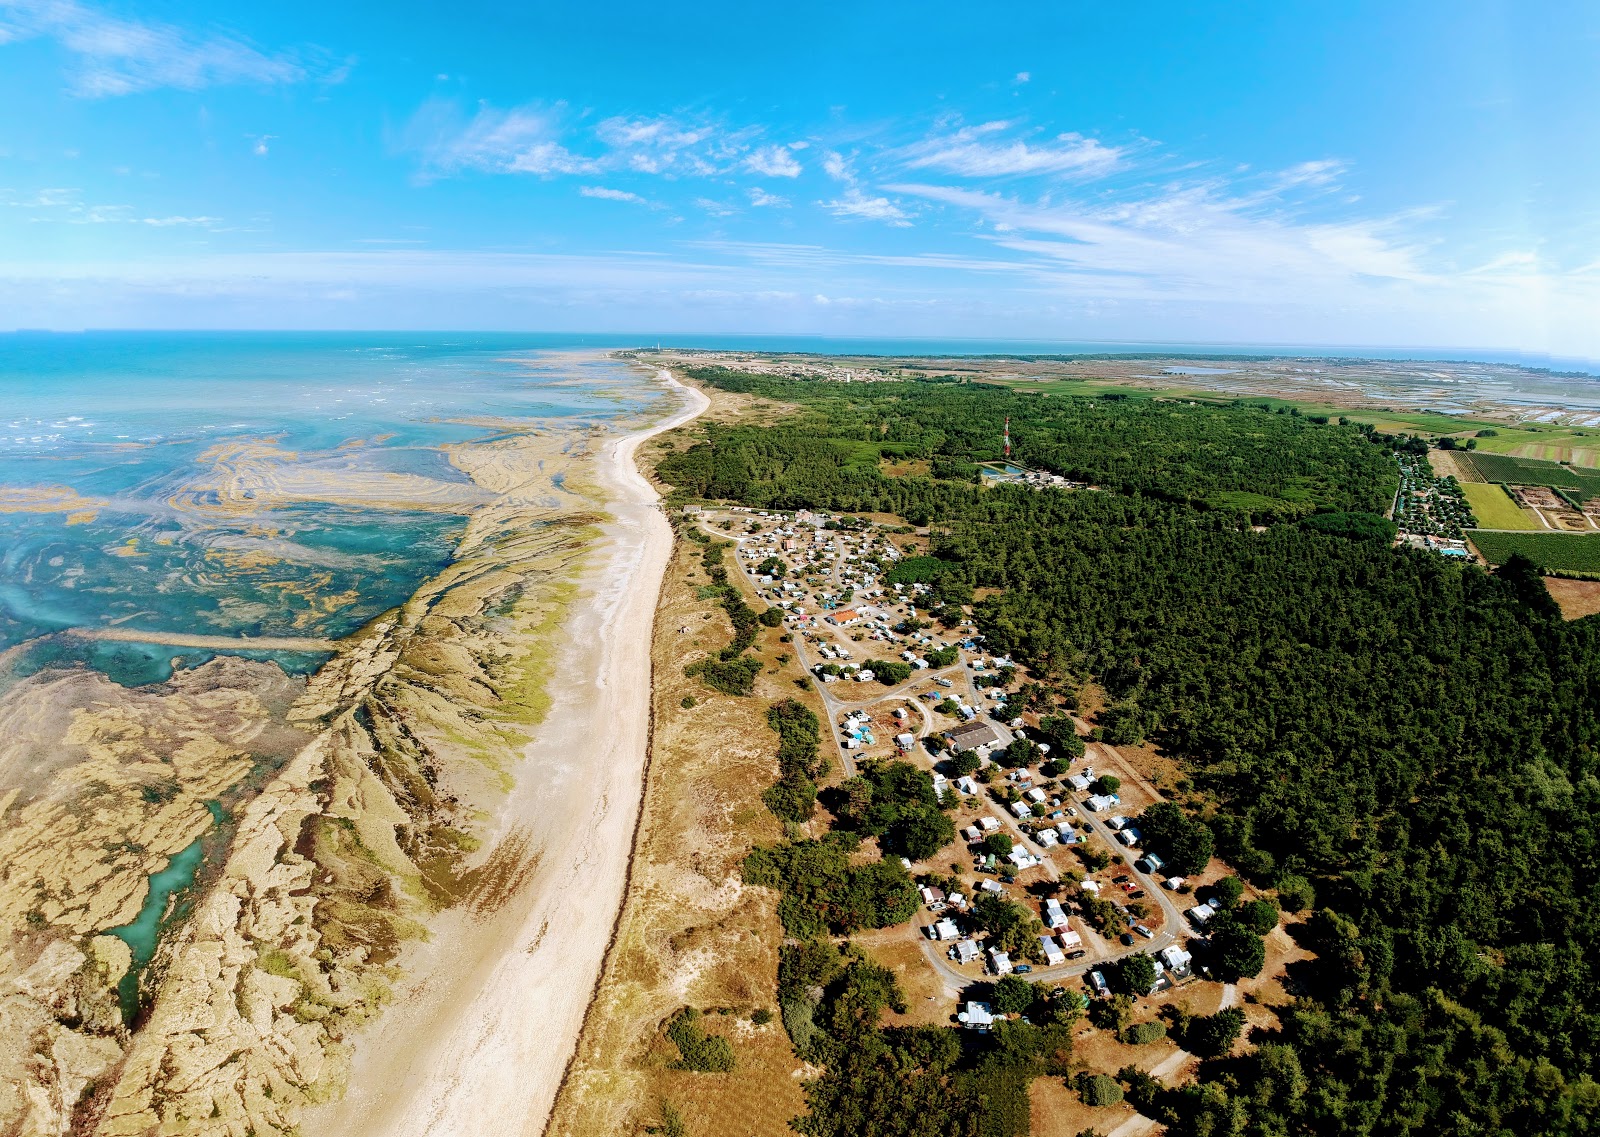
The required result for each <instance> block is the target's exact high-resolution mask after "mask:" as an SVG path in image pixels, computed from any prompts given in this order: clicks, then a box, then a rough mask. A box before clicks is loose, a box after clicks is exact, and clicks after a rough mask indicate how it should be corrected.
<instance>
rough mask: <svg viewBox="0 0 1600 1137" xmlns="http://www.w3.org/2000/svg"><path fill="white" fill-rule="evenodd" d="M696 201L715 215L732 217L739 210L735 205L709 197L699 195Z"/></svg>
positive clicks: (696, 203)
mask: <svg viewBox="0 0 1600 1137" xmlns="http://www.w3.org/2000/svg"><path fill="white" fill-rule="evenodd" d="M694 203H695V205H697V206H699V207H700V208H701V209H703V210H705V211H706V212H707V213H709V214H711V216H713V217H732V216H733V215H734V214H735V213H738V212H739V211H738V210H737V209H735V208H734V207H733V206H731V205H728V204H726V203H725V202H721V201H712V200H711V199H710V198H709V197H697V198H695V199H694Z"/></svg>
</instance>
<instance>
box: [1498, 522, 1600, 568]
mask: <svg viewBox="0 0 1600 1137" xmlns="http://www.w3.org/2000/svg"><path fill="white" fill-rule="evenodd" d="M1469 536H1470V537H1471V539H1472V543H1473V544H1474V545H1476V546H1477V547H1478V551H1479V552H1480V553H1482V554H1483V555H1484V558H1485V559H1487V560H1488V562H1489V563H1490V564H1494V565H1498V564H1504V563H1505V562H1506V561H1507V560H1509V559H1510V558H1511V554H1513V553H1521V554H1522V555H1523V556H1525V557H1528V558H1529V559H1530V560H1532V561H1534V562H1535V563H1536V564H1538V565H1540V566H1541V567H1543V568H1545V569H1547V570H1549V571H1551V572H1583V573H1600V534H1595V535H1593V536H1580V535H1577V534H1571V535H1569V534H1566V533H1549V532H1540V533H1489V532H1485V531H1484V530H1482V529H1474V530H1473V531H1472V532H1471V533H1470V534H1469Z"/></svg>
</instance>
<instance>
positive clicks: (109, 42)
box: [0, 0, 322, 98]
mask: <svg viewBox="0 0 1600 1137" xmlns="http://www.w3.org/2000/svg"><path fill="white" fill-rule="evenodd" d="M35 38H48V39H52V40H55V41H56V42H57V43H59V44H60V45H61V47H62V48H64V49H65V50H66V51H67V52H68V53H70V54H71V56H72V57H73V65H72V69H71V71H70V72H69V74H68V83H69V87H70V89H71V90H72V91H73V92H74V93H75V94H78V95H83V96H87V97H90V98H98V97H106V96H114V95H129V94H133V93H135V92H138V91H149V90H154V89H156V88H160V87H177V88H180V89H184V90H199V89H201V88H204V87H210V86H215V85H218V84H228V83H260V84H269V85H272V84H282V83H298V82H302V81H304V80H306V79H309V78H312V77H313V73H314V71H315V70H316V69H317V68H319V67H321V65H322V61H321V60H320V58H317V57H316V56H317V54H318V53H310V55H309V56H308V53H305V52H276V53H268V52H265V51H263V50H261V49H260V48H258V47H256V46H254V45H253V44H251V43H249V42H247V41H246V40H244V39H242V38H240V37H237V36H230V35H225V34H224V35H219V34H209V35H193V34H190V33H188V32H186V31H184V30H183V29H180V28H176V27H173V26H171V25H168V24H161V23H155V22H149V21H141V20H133V19H127V18H124V17H121V16H113V15H111V14H109V13H107V12H103V11H101V10H100V9H98V8H94V7H91V6H89V5H87V4H81V3H78V2H77V0H0V44H4V43H6V42H8V41H18V40H24V39H35Z"/></svg>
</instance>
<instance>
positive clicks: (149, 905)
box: [104, 801, 227, 1023]
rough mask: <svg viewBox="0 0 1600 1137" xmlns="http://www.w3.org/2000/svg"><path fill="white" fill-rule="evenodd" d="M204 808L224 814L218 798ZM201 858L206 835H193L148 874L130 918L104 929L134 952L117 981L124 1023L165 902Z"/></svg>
mask: <svg viewBox="0 0 1600 1137" xmlns="http://www.w3.org/2000/svg"><path fill="white" fill-rule="evenodd" d="M206 809H208V810H210V811H211V818H212V820H213V821H214V822H216V823H218V824H221V823H222V821H224V820H225V819H226V817H227V814H226V813H225V812H224V811H223V809H222V805H221V803H219V802H214V801H208V802H206ZM204 859H205V838H204V837H196V838H195V839H194V841H192V842H191V843H190V844H189V845H187V846H185V847H184V848H182V849H180V850H179V851H178V852H176V853H174V854H173V855H172V856H171V857H170V858H168V860H167V867H166V868H164V869H162V870H161V871H160V872H156V873H152V874H151V875H150V891H149V892H148V893H147V894H146V896H145V900H144V904H143V905H141V906H140V908H139V914H138V915H137V916H135V917H134V918H133V922H132V923H131V924H124V925H122V926H121V927H120V928H107V929H106V930H105V933H104V934H105V935H108V936H116V937H117V939H119V940H121V941H122V942H123V943H125V944H127V945H128V950H129V952H131V953H132V955H133V962H132V963H131V964H130V965H129V966H128V971H127V974H125V975H124V976H123V977H122V981H121V982H120V983H119V984H118V985H117V999H118V1001H119V1002H120V1003H121V1005H122V1021H123V1022H125V1023H131V1022H133V1020H134V1018H135V1017H136V1016H137V1015H138V1013H139V974H140V973H141V972H142V971H143V970H144V968H145V966H146V965H147V964H148V963H149V962H150V960H151V959H152V958H154V956H155V953H156V944H157V942H158V941H159V940H160V938H161V927H162V925H163V924H164V923H165V922H166V918H167V902H168V901H169V900H170V899H171V898H172V897H173V896H174V895H175V894H177V893H180V892H182V891H183V890H184V889H186V888H188V887H189V886H190V885H192V884H193V883H194V878H195V874H196V873H197V872H199V870H200V863H201V861H202V860H204Z"/></svg>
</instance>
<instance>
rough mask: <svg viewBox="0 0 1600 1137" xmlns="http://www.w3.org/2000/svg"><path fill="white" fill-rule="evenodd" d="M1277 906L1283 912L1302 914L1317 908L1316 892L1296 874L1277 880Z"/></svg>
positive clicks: (1303, 878)
mask: <svg viewBox="0 0 1600 1137" xmlns="http://www.w3.org/2000/svg"><path fill="white" fill-rule="evenodd" d="M1278 904H1279V905H1280V906H1281V907H1282V908H1283V910H1284V911H1285V912H1304V911H1306V910H1307V909H1309V908H1315V907H1316V906H1317V890H1316V889H1314V888H1312V887H1311V882H1310V881H1309V880H1307V879H1306V878H1305V877H1303V876H1300V875H1299V874H1297V873H1291V874H1289V875H1288V876H1281V877H1279V878H1278Z"/></svg>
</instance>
